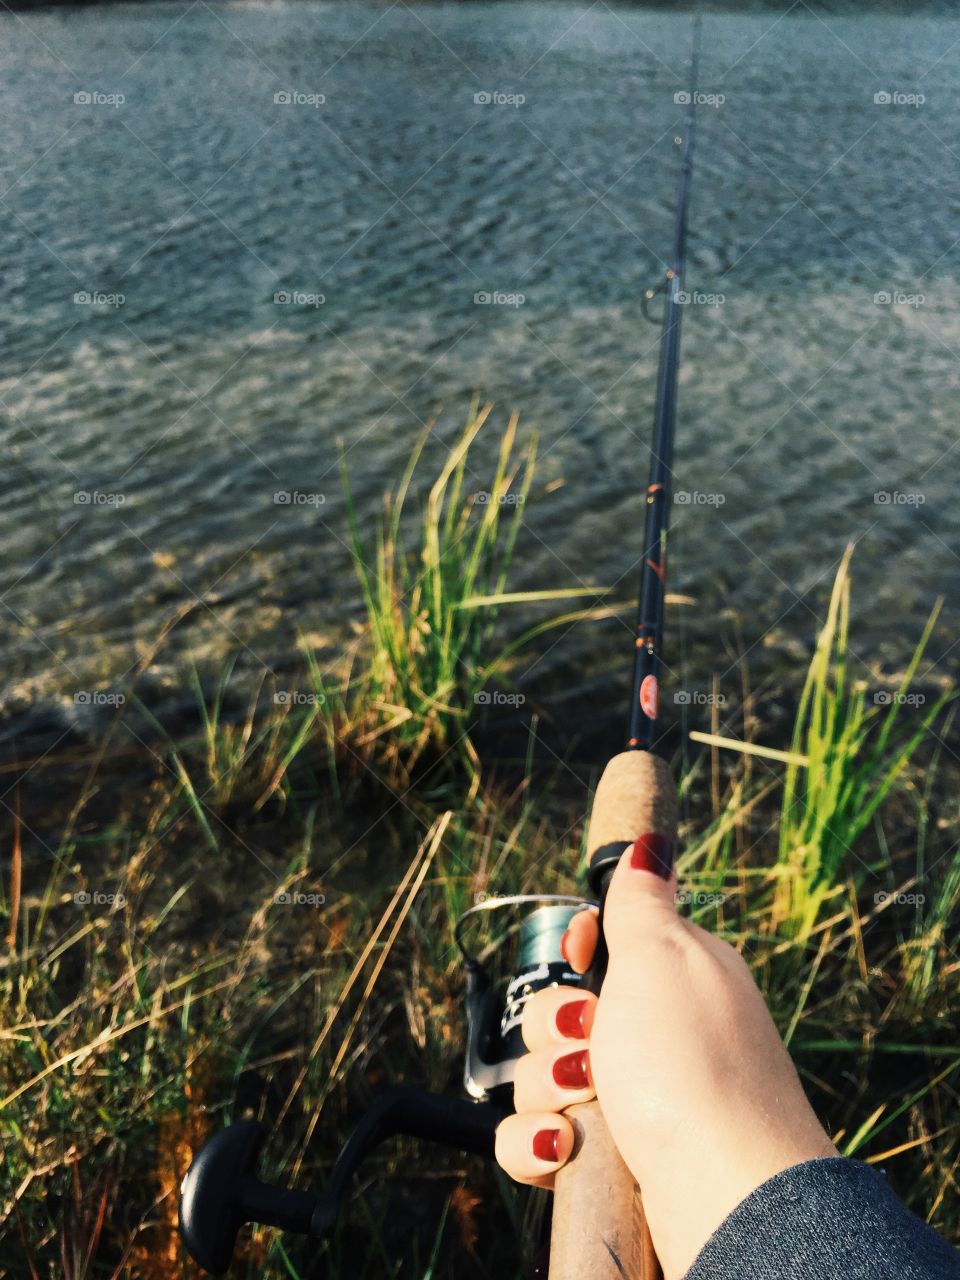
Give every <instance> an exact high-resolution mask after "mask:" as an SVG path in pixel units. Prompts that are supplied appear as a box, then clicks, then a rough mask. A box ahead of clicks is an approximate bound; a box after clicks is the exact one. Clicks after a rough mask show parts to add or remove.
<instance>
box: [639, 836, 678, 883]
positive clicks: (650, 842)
mask: <svg viewBox="0 0 960 1280" xmlns="http://www.w3.org/2000/svg"><path fill="white" fill-rule="evenodd" d="M630 865H631V867H633V869H634V871H652V872H653V873H654V875H657V876H660V877H661V878H662V879H664V880H669V879H670V872H671V871H672V870H673V842H672V841H670V840H668V839H667V837H666V836H661V835H657V834H656V832H651V833H650V834H649V835H645V836H640V838H639V839H638V840H634V842H633V849H632V851H631V853H630Z"/></svg>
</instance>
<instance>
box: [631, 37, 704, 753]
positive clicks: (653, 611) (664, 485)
mask: <svg viewBox="0 0 960 1280" xmlns="http://www.w3.org/2000/svg"><path fill="white" fill-rule="evenodd" d="M701 22H702V19H701V17H700V15H699V14H698V15H697V17H696V19H695V21H694V30H693V51H692V53H691V57H690V88H689V91H688V93H687V118H686V127H685V129H684V135H683V150H682V151H681V155H680V183H679V187H678V190H677V210H676V221H675V226H674V242H673V255H672V257H671V260H670V264H669V266H668V267H667V272H666V276H665V278H664V280H663V281H662V282H661V284H660V285H659V286H658V287H657V288H656V289H649V290H647V294H646V299H645V301H649V300H650V299H651V298H652V297H653V296H655V294H656V293H658V292H661V291H663V292H665V293H666V302H665V305H664V308H663V326H662V329H661V334H660V360H659V366H658V369H657V397H656V408H655V411H654V419H653V446H652V449H651V454H650V479H649V482H648V484H647V515H646V522H645V527H644V537H643V542H644V554H643V567H642V569H641V572H640V600H639V606H638V611H637V634H636V640H635V647H634V662H633V694H632V697H631V700H630V721H629V729H628V733H627V749H628V750H632V751H649V750H650V749H651V747H652V746H653V735H654V731H655V727H656V723H655V722H656V719H657V714H658V711H659V703H660V670H661V667H662V665H663V614H664V604H665V602H666V593H667V535H668V531H669V524H670V503H671V501H672V498H673V492H672V491H673V436H674V427H675V423H676V417H677V374H678V372H679V368H680V320H681V317H682V315H683V298H684V295H683V280H684V273H685V270H686V264H687V217H688V211H689V207H690V178H691V175H692V173H693V140H694V135H695V133H696V124H697V77H698V72H699V64H700V38H701V37H700V33H701Z"/></svg>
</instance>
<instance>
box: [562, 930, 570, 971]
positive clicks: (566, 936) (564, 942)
mask: <svg viewBox="0 0 960 1280" xmlns="http://www.w3.org/2000/svg"><path fill="white" fill-rule="evenodd" d="M569 938H570V930H569V929H568V930H567V931H566V933H564V935H563V937H562V938H561V939H560V954H561V955H562V956H563V958H564V960H565V961H566V962H567V964H570V957H569V956H568V955H567V942H568V940H569Z"/></svg>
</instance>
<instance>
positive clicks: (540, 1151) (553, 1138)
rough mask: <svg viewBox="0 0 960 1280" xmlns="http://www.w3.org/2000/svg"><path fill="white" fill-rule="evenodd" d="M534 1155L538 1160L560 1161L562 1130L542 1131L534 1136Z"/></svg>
mask: <svg viewBox="0 0 960 1280" xmlns="http://www.w3.org/2000/svg"><path fill="white" fill-rule="evenodd" d="M533 1154H534V1155H535V1156H536V1157H537V1159H538V1160H551V1161H553V1162H554V1163H556V1161H557V1160H559V1159H560V1130H559V1129H540V1130H539V1131H538V1132H537V1133H535V1134H534V1135H533Z"/></svg>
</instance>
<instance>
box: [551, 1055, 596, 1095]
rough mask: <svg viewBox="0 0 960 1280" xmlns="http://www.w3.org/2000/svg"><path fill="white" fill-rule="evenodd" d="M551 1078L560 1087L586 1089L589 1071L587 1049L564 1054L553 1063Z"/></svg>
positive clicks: (588, 1081)
mask: <svg viewBox="0 0 960 1280" xmlns="http://www.w3.org/2000/svg"><path fill="white" fill-rule="evenodd" d="M553 1078H554V1080H555V1081H556V1083H557V1084H558V1085H560V1087H561V1088H562V1089H588V1088H589V1087H590V1073H589V1071H588V1070H587V1051H586V1049H579V1050H578V1051H577V1052H576V1053H567V1054H564V1056H563V1057H562V1058H558V1059H557V1060H556V1062H555V1063H554V1064H553Z"/></svg>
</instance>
